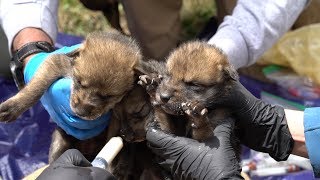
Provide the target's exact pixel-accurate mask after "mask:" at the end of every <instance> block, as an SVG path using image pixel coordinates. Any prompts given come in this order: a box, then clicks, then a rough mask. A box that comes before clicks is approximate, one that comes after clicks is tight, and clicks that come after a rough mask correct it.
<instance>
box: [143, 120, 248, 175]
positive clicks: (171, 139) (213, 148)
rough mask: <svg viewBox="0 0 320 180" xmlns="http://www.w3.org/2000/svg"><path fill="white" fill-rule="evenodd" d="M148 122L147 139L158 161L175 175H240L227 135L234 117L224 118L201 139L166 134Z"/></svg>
mask: <svg viewBox="0 0 320 180" xmlns="http://www.w3.org/2000/svg"><path fill="white" fill-rule="evenodd" d="M154 124H155V123H151V125H150V126H149V127H148V128H147V135H146V138H147V141H148V142H149V146H150V148H151V149H152V151H153V152H154V153H155V154H156V155H158V157H159V159H160V160H159V164H160V165H161V166H162V167H164V168H165V169H166V170H167V171H170V172H171V174H172V176H173V178H174V179H202V180H203V179H225V178H226V179H227V178H230V179H242V177H241V176H240V172H241V168H240V166H239V162H238V159H237V156H236V153H235V150H234V149H233V147H232V144H231V142H230V138H231V136H232V131H233V127H234V120H233V119H231V118H230V119H226V120H225V121H223V122H222V123H221V124H220V125H218V126H217V127H216V128H215V130H214V134H215V135H214V137H213V138H211V139H209V140H207V141H206V142H204V143H200V142H198V141H196V140H193V139H189V138H184V137H178V136H175V135H172V134H167V133H165V132H164V131H162V130H160V128H159V127H157V126H156V125H154Z"/></svg>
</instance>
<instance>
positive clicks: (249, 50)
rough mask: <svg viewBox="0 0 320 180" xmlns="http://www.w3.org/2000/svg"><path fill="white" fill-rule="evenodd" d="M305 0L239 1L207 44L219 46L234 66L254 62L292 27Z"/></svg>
mask: <svg viewBox="0 0 320 180" xmlns="http://www.w3.org/2000/svg"><path fill="white" fill-rule="evenodd" d="M307 2H308V1H307V0H300V1H294V2H293V1H290V0H283V1H278V0H266V1H256V0H238V3H237V5H236V7H235V9H234V11H233V13H232V15H231V16H227V17H225V19H224V21H223V23H222V24H221V25H220V26H219V29H218V31H217V33H216V34H215V35H214V36H213V37H212V38H211V39H210V40H209V44H214V45H215V46H217V47H219V48H220V49H222V51H224V52H225V53H226V54H227V56H228V59H229V61H230V62H231V63H232V64H233V65H234V66H235V67H236V68H240V67H244V66H247V65H250V64H253V63H254V62H255V61H257V59H258V58H259V57H260V56H261V55H262V54H263V53H264V52H265V51H266V50H267V49H268V48H270V47H271V46H272V45H273V44H274V43H275V42H276V41H277V40H278V39H279V38H280V37H281V36H282V35H283V34H284V33H285V32H286V31H288V30H289V28H291V26H292V25H293V23H294V22H295V20H296V19H297V17H298V16H299V14H300V13H301V12H302V10H303V9H304V8H305V6H306V5H307V4H308V3H307Z"/></svg>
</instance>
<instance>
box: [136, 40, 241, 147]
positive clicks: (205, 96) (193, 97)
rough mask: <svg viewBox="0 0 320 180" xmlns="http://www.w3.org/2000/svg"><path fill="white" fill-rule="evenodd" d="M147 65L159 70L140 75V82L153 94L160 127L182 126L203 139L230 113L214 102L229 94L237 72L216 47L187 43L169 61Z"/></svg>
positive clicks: (174, 130)
mask: <svg viewBox="0 0 320 180" xmlns="http://www.w3.org/2000/svg"><path fill="white" fill-rule="evenodd" d="M148 65H149V66H150V65H151V66H154V67H149V68H153V69H154V70H155V72H156V73H155V74H151V75H150V74H147V75H143V76H140V81H139V83H140V84H141V85H143V86H145V87H146V89H147V91H148V93H149V94H150V97H151V99H152V100H151V102H153V105H154V106H155V109H156V110H155V112H156V113H155V117H154V118H155V120H156V121H158V122H159V125H160V127H161V129H163V130H166V131H169V132H172V133H175V134H177V130H179V129H180V132H178V133H179V134H180V135H185V136H190V137H192V138H194V139H196V140H200V141H202V140H205V139H207V138H209V137H210V136H212V135H213V129H214V128H215V126H216V125H217V123H219V121H221V120H224V119H226V118H227V117H229V116H230V112H229V111H228V110H227V109H225V108H213V107H212V105H213V104H214V103H215V102H216V101H219V99H221V98H223V97H224V96H226V95H228V93H229V92H230V89H231V88H232V87H233V84H234V82H235V81H236V80H238V75H237V72H236V71H235V69H234V68H233V67H232V66H231V65H230V64H229V62H228V60H227V57H226V56H225V55H224V54H223V53H222V52H221V51H220V50H218V49H217V48H216V47H214V46H211V45H209V44H207V43H205V42H200V41H193V42H189V43H185V44H182V45H181V46H180V47H178V48H177V49H175V50H174V51H173V52H172V53H171V54H170V55H169V57H168V58H167V62H166V63H162V64H161V63H157V62H153V63H148V64H147V65H146V66H148ZM173 121H175V122H173ZM177 121H178V122H177ZM179 124H180V125H179ZM181 124H184V127H183V128H181Z"/></svg>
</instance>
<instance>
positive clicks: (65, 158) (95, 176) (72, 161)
mask: <svg viewBox="0 0 320 180" xmlns="http://www.w3.org/2000/svg"><path fill="white" fill-rule="evenodd" d="M37 179H39V180H42V179H43V180H50V179H52V180H57V179H58V180H63V179H68V180H81V179H83V180H88V179H92V180H100V179H101V180H114V179H116V178H115V177H114V176H113V175H112V174H111V173H109V172H108V171H106V170H104V169H101V168H98V167H92V165H91V163H90V162H89V161H88V160H87V159H86V158H85V157H84V156H83V155H82V154H81V153H80V151H78V150H76V149H69V150H67V151H66V152H64V153H63V154H62V155H61V156H60V157H59V158H58V159H57V160H56V161H54V162H53V163H51V164H50V165H49V167H47V168H46V169H45V170H44V171H43V172H42V173H41V174H40V176H39V177H38V178H37Z"/></svg>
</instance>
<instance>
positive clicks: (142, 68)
mask: <svg viewBox="0 0 320 180" xmlns="http://www.w3.org/2000/svg"><path fill="white" fill-rule="evenodd" d="M163 69H165V63H163V62H159V61H157V60H154V59H149V60H140V61H139V62H138V63H137V65H136V66H135V67H134V70H135V73H136V74H137V75H150V74H152V73H156V74H160V72H162V71H164V70H163Z"/></svg>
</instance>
